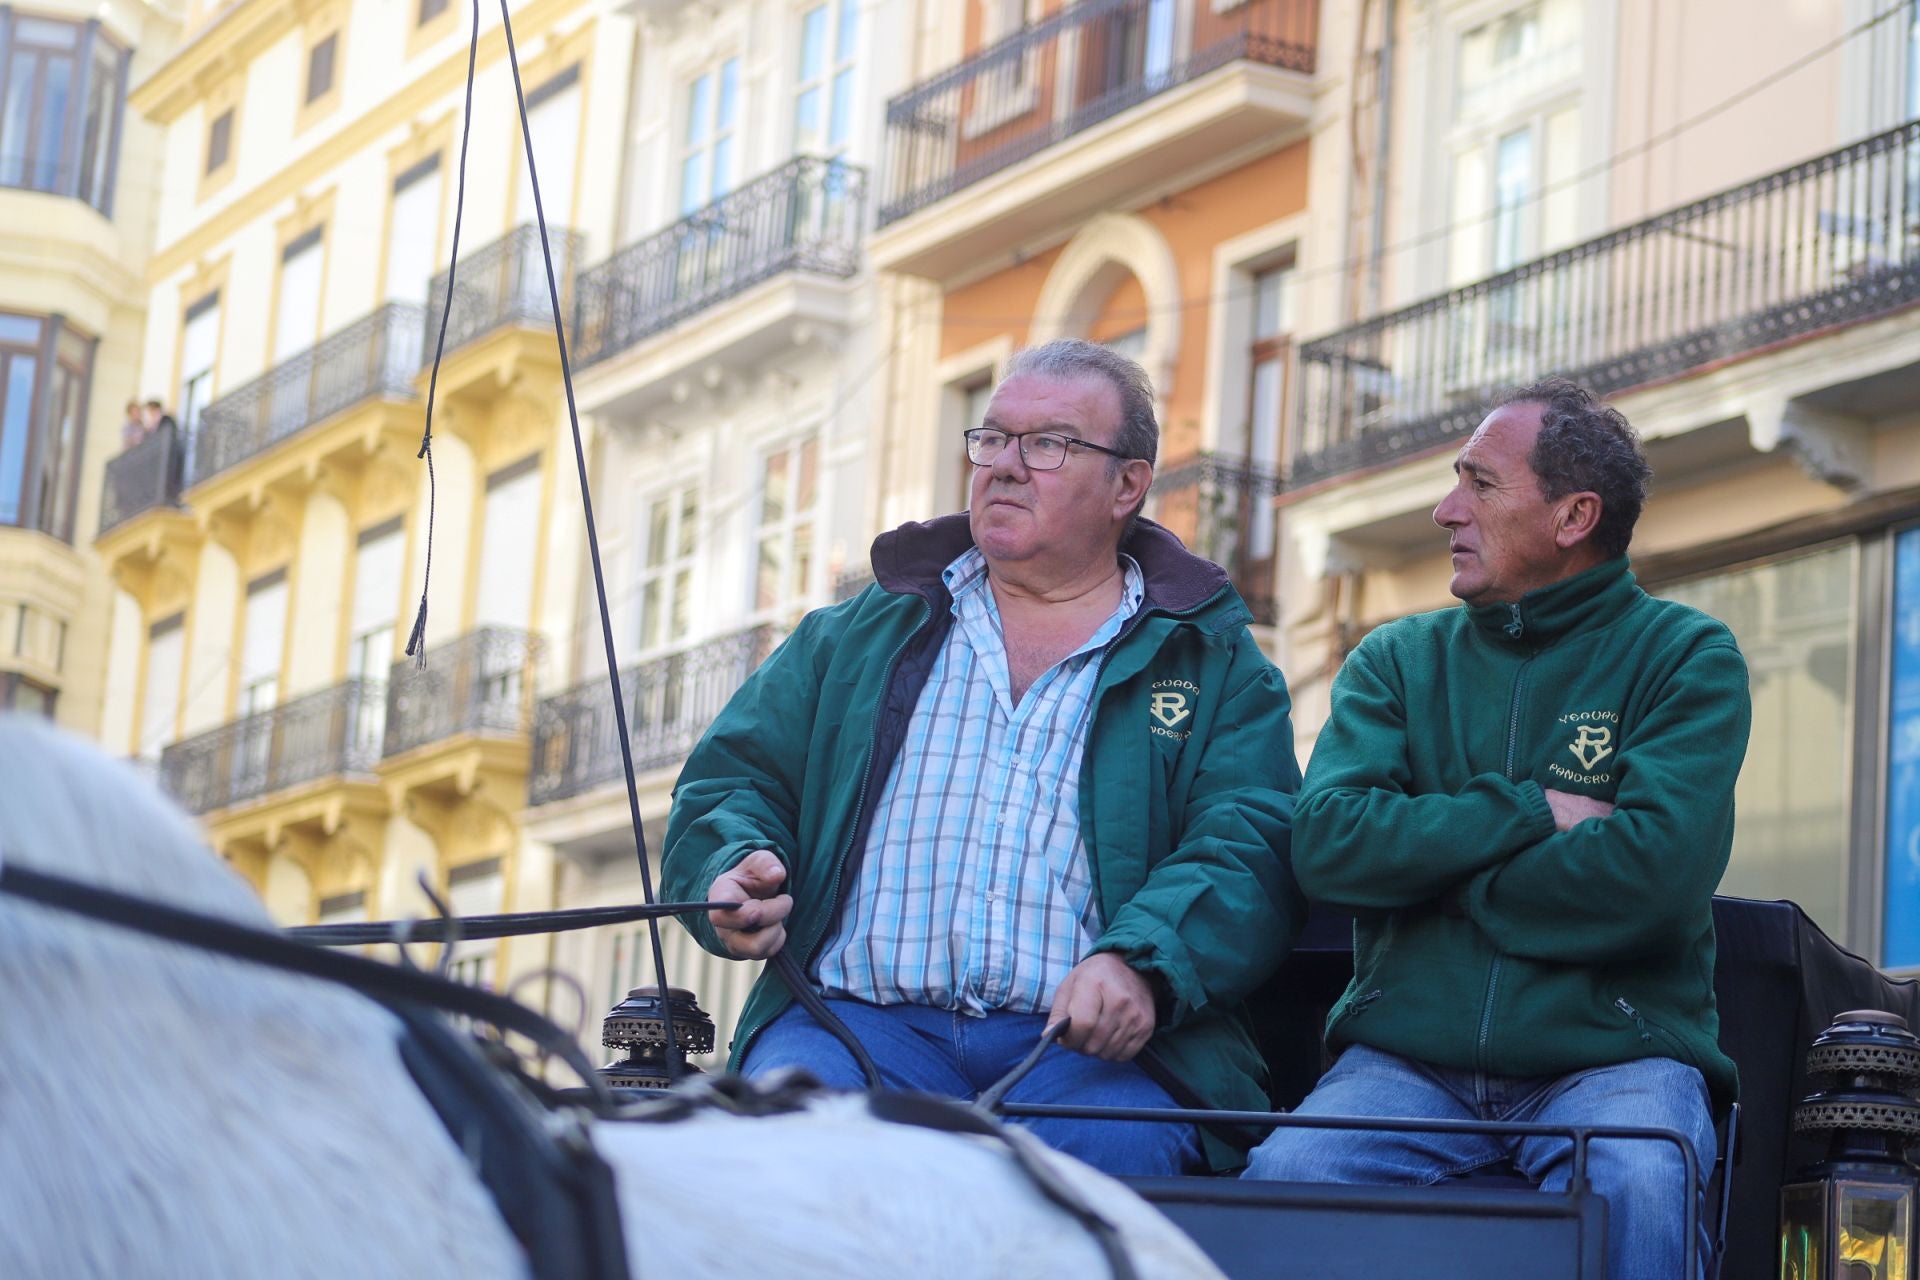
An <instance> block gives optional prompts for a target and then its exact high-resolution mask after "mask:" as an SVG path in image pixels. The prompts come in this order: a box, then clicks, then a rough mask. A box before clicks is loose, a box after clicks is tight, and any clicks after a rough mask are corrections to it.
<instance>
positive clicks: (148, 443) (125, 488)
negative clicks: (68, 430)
mask: <svg viewBox="0 0 1920 1280" xmlns="http://www.w3.org/2000/svg"><path fill="white" fill-rule="evenodd" d="M183 456H184V455H183V451H182V450H181V448H180V434H179V428H177V427H175V426H174V425H173V423H172V422H171V421H169V422H167V423H165V424H163V425H162V426H160V427H159V428H158V429H156V430H155V431H154V432H153V433H152V434H151V435H149V436H148V437H147V438H146V439H145V440H142V441H141V442H140V443H139V444H137V445H135V446H133V448H131V449H128V450H127V451H126V452H124V453H122V454H121V455H120V456H119V457H117V458H110V459H108V461H107V472H106V480H105V482H104V483H103V484H102V486H101V490H100V532H101V533H105V532H106V531H107V530H109V529H112V528H114V527H115V526H117V525H121V524H125V523H126V522H127V521H129V520H131V519H133V518H134V517H135V516H137V515H139V514H140V513H141V512H142V511H150V510H152V509H153V508H154V507H170V506H173V505H174V504H175V503H177V502H178V501H179V500H180V468H181V462H182V460H183Z"/></svg>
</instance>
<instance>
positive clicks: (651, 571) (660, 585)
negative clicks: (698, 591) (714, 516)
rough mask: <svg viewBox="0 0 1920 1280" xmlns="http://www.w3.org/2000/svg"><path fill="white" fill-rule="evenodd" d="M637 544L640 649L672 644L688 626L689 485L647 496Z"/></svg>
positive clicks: (694, 516)
mask: <svg viewBox="0 0 1920 1280" xmlns="http://www.w3.org/2000/svg"><path fill="white" fill-rule="evenodd" d="M642 511H643V512H644V515H645V523H644V524H643V526H642V530H641V532H642V537H643V541H642V543H641V547H640V566H641V567H640V648H641V651H642V652H647V651H651V650H655V649H661V648H665V647H666V646H668V645H672V644H678V643H679V642H680V641H682V640H684V639H686V638H687V634H688V632H689V631H691V630H692V616H691V615H692V607H693V553H694V547H695V545H696V543H697V542H698V540H699V536H700V533H699V531H700V494H699V491H698V490H697V489H695V488H693V487H692V486H691V485H689V486H687V487H686V488H683V489H679V490H671V491H668V492H666V493H662V494H659V495H657V496H655V497H653V498H651V499H649V500H648V501H647V502H646V503H645V504H644V505H643V507H642Z"/></svg>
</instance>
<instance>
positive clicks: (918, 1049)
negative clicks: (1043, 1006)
mask: <svg viewBox="0 0 1920 1280" xmlns="http://www.w3.org/2000/svg"><path fill="white" fill-rule="evenodd" d="M827 1005H828V1007H829V1008H831V1009H832V1010H833V1011H834V1013H836V1014H837V1015H839V1017H840V1020H841V1021H842V1022H844V1023H846V1024H847V1029H848V1030H850V1031H852V1032H853V1034H854V1036H855V1037H856V1038H857V1039H858V1040H859V1041H860V1043H861V1044H862V1045H864V1046H865V1047H866V1050H867V1053H868V1055H869V1056H871V1057H872V1058H873V1061H874V1064H875V1065H876V1066H878V1067H879V1068H880V1074H881V1076H882V1078H884V1079H885V1081H886V1083H887V1086H888V1087H889V1088H892V1089H911V1090H915V1091H918V1092H921V1093H933V1094H939V1095H941V1096H943V1097H948V1098H962V1099H967V1100H971V1099H973V1098H975V1097H977V1096H978V1095H979V1094H981V1093H982V1092H984V1091H985V1090H986V1089H987V1088H988V1087H989V1086H991V1085H992V1084H993V1083H994V1082H995V1081H997V1080H998V1079H1000V1077H1001V1076H1003V1075H1005V1074H1006V1073H1007V1072H1009V1071H1011V1070H1012V1069H1013V1068H1014V1067H1015V1066H1016V1065H1018V1064H1019V1062H1020V1060H1021V1059H1022V1058H1024V1057H1026V1056H1027V1054H1028V1053H1029V1052H1031V1051H1032V1049H1033V1046H1034V1045H1035V1044H1037V1043H1039V1040H1040V1032H1041V1031H1042V1030H1044V1029H1045V1028H1046V1025H1047V1018H1046V1015H1044V1014H1039V1013H1007V1012H998V1013H989V1014H988V1015H987V1016H986V1017H984V1018H976V1017H970V1016H968V1015H967V1014H964V1013H955V1012H951V1011H949V1010H946V1009H935V1008H932V1007H931V1006H928V1005H919V1004H892V1005H876V1004H867V1003H865V1002H864V1001H860V1000H843V999H833V1000H828V1001H827ZM781 1067H804V1068H806V1069H807V1070H808V1071H811V1072H812V1073H813V1074H814V1075H815V1076H817V1077H819V1079H820V1081H821V1083H823V1084H826V1085H830V1086H832V1087H833V1088H836V1089H864V1088H866V1087H867V1082H866V1078H865V1077H864V1076H862V1075H861V1073H860V1068H859V1066H858V1065H857V1064H856V1063H855V1062H854V1060H853V1055H852V1054H851V1053H849V1052H848V1051H847V1047H846V1046H845V1045H843V1044H841V1043H840V1041H839V1040H837V1039H835V1038H834V1036H833V1034H832V1033H831V1032H829V1031H827V1030H826V1029H825V1028H824V1027H822V1026H821V1025H820V1024H819V1023H817V1022H815V1021H814V1020H813V1015H812V1014H810V1013H808V1012H807V1011H806V1010H805V1009H802V1008H801V1007H800V1006H799V1005H793V1006H791V1007H790V1008H788V1009H787V1011H786V1012H785V1013H782V1014H781V1015H780V1016H779V1017H777V1018H775V1019H774V1020H773V1021H772V1022H770V1023H768V1024H767V1026H766V1028H765V1029H764V1030H762V1031H761V1032H760V1036H759V1038H758V1039H756V1040H755V1041H754V1042H753V1047H752V1048H751V1049H750V1050H748V1052H747V1060H746V1062H745V1063H744V1064H743V1065H742V1067H741V1072H742V1074H744V1075H747V1076H759V1075H765V1074H766V1073H767V1072H769V1071H774V1070H777V1069H779V1068H781ZM1006 1100H1007V1101H1008V1102H1050V1103H1080V1104H1085V1105H1089V1106H1111V1107H1171V1106H1174V1105H1175V1103H1174V1101H1173V1099H1172V1098H1170V1097H1168V1096H1167V1091H1166V1090H1164V1089H1162V1088H1161V1087H1160V1086H1159V1085H1157V1084H1155V1083H1154V1082H1153V1080H1152V1079H1151V1078H1150V1077H1148V1075H1147V1073H1146V1072H1144V1071H1142V1070H1141V1069H1140V1068H1139V1066H1137V1065H1136V1064H1134V1063H1131V1062H1105V1061H1102V1060H1101V1059H1099V1058H1091V1057H1088V1056H1087V1055H1086V1054H1083V1053H1075V1052H1074V1051H1073V1050H1071V1049H1062V1048H1061V1047H1060V1046H1059V1045H1051V1046H1049V1047H1048V1049H1047V1051H1046V1053H1044V1054H1043V1055H1041V1058H1040V1061H1039V1062H1038V1063H1037V1064H1036V1065H1035V1066H1034V1068H1033V1071H1032V1072H1031V1073H1030V1074H1028V1075H1027V1077H1026V1078H1025V1079H1023V1080H1021V1081H1020V1083H1019V1084H1017V1085H1015V1086H1014V1087H1013V1089H1012V1090H1011V1091H1010V1092H1009V1093H1008V1094H1007V1098H1006ZM1015 1123H1018V1124H1023V1125H1025V1126H1026V1127H1027V1128H1029V1129H1031V1130H1032V1131H1033V1133H1034V1135H1035V1136H1036V1137H1038V1138H1040V1139H1041V1140H1042V1141H1043V1142H1045V1143H1046V1144H1047V1145H1048V1146H1050V1147H1053V1148H1054V1149H1056V1150H1059V1151H1064V1152H1066V1153H1067V1154H1068V1155H1071V1156H1074V1157H1076V1158H1078V1159H1080V1160H1084V1161H1085V1162H1086V1163H1088V1164H1090V1165H1092V1166H1093V1167H1094V1168H1096V1169H1099V1170H1101V1171H1102V1172H1104V1173H1110V1174H1124V1175H1129V1176H1132V1175H1149V1174H1156V1175H1164V1174H1175V1173H1189V1172H1192V1171H1193V1170H1194V1169H1195V1168H1196V1167H1197V1166H1198V1165H1199V1163H1200V1137H1199V1133H1198V1131H1197V1130H1195V1129H1194V1127H1193V1126H1192V1125H1179V1124H1150V1123H1145V1122H1137V1121H1123V1120H1051V1119H1049V1120H1021V1121H1016V1122H1015Z"/></svg>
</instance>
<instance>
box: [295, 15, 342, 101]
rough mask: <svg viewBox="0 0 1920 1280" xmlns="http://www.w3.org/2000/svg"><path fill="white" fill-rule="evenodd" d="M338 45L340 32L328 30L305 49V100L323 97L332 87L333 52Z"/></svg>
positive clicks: (315, 99)
mask: <svg viewBox="0 0 1920 1280" xmlns="http://www.w3.org/2000/svg"><path fill="white" fill-rule="evenodd" d="M339 46H340V33H339V32H337V31H335V32H330V33H329V34H328V35H327V36H326V37H325V38H324V39H322V40H319V41H317V42H316V43H315V44H314V46H313V48H311V49H309V50H307V96H306V97H305V98H304V99H303V101H305V102H309V103H311V102H315V101H317V100H319V99H320V98H323V97H325V96H326V95H327V93H328V92H330V91H331V90H332V88H333V59H334V52H335V50H336V49H338V48H339Z"/></svg>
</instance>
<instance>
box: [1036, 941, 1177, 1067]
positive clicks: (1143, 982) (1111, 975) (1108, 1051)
mask: <svg viewBox="0 0 1920 1280" xmlns="http://www.w3.org/2000/svg"><path fill="white" fill-rule="evenodd" d="M1062 1018H1071V1019H1073V1025H1072V1026H1070V1027H1068V1028H1067V1030H1066V1032H1065V1033H1064V1034H1063V1035H1062V1036H1061V1037H1060V1043H1061V1044H1063V1045H1065V1046H1066V1047H1067V1048H1069V1049H1073V1050H1076V1051H1078V1052H1080V1053H1084V1054H1087V1055H1089V1056H1091V1057H1095V1058H1104V1059H1106V1060H1107V1061H1108V1062H1131V1061H1133V1057H1134V1055H1135V1054H1137V1053H1139V1052H1140V1050H1142V1049H1144V1048H1146V1046H1147V1041H1148V1040H1150V1039H1152V1038H1153V1028H1154V1021H1155V1019H1154V1009H1153V988H1152V987H1151V986H1150V985H1149V984H1148V983H1147V979H1146V976H1145V975H1144V974H1142V973H1141V972H1140V971H1139V970H1138V969H1135V968H1134V967H1133V966H1132V965H1129V964H1128V963H1127V962H1126V961H1125V960H1122V959H1121V958H1120V957H1119V956H1117V955H1115V954H1114V953H1113V952H1111V951H1102V952H1099V953H1098V954H1096V955H1091V956H1088V957H1087V958H1086V959H1085V960H1082V961H1081V962H1080V963H1079V964H1077V965H1075V966H1073V970H1072V972H1070V973H1068V974H1067V976H1066V977H1065V978H1062V979H1061V980H1060V986H1059V989H1058V990H1056V991H1055V992H1054V993H1053V1009H1052V1011H1051V1012H1050V1013H1049V1014H1048V1017H1047V1023H1048V1025H1049V1026H1051V1025H1052V1024H1053V1023H1056V1022H1058V1021H1060V1020H1061V1019H1062Z"/></svg>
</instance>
